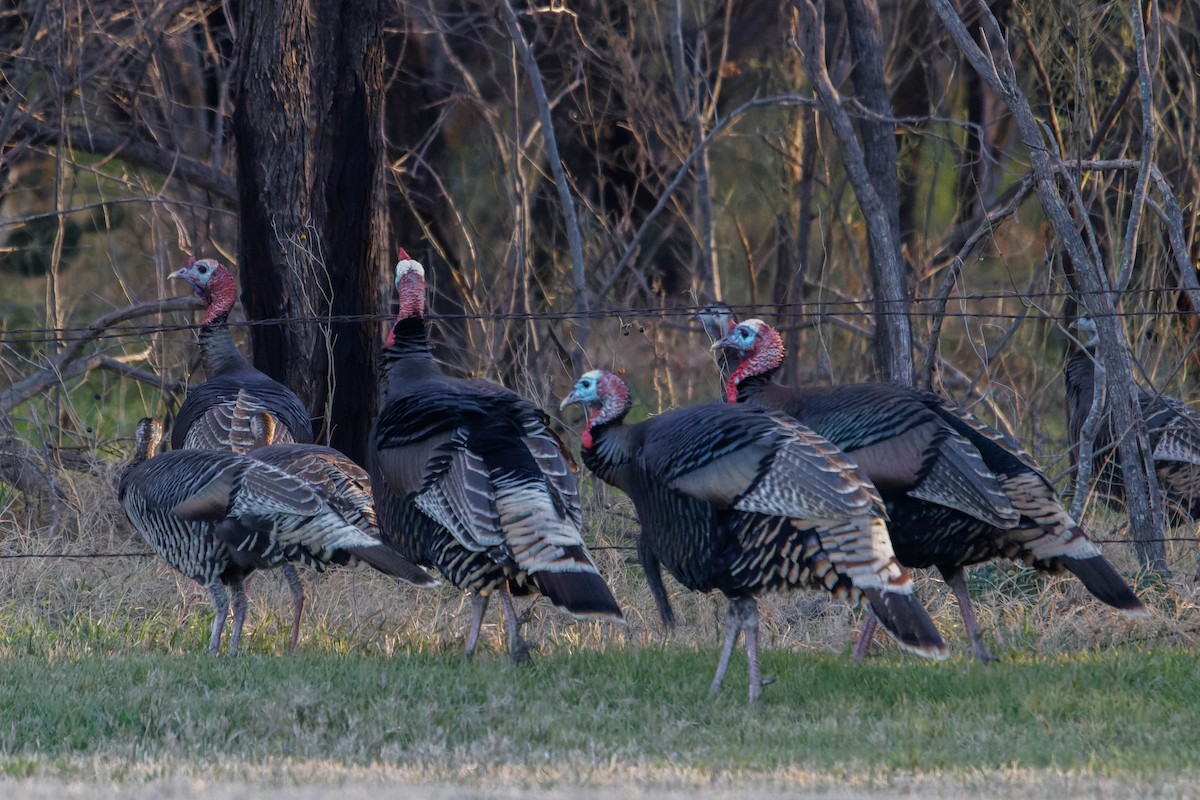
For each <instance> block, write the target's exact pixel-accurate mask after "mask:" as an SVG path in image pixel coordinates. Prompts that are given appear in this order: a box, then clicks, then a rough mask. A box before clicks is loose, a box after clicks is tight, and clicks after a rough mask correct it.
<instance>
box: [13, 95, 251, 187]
mask: <svg viewBox="0 0 1200 800" xmlns="http://www.w3.org/2000/svg"><path fill="white" fill-rule="evenodd" d="M16 130H17V132H18V133H19V134H22V135H24V136H26V137H28V138H29V139H31V140H33V141H36V142H42V141H48V142H54V143H56V144H57V143H58V142H59V141H60V140H61V141H67V142H70V146H71V147H74V148H77V149H79V150H82V151H83V152H85V153H91V154H93V155H98V156H104V157H107V158H117V157H120V158H121V159H122V160H124V161H128V162H129V163H131V164H137V165H138V166H141V167H145V168H147V169H150V170H153V171H154V172H157V173H159V174H160V175H163V176H166V177H171V176H178V177H179V179H180V180H182V181H184V182H185V183H187V184H189V185H191V186H195V187H196V188H198V189H203V190H204V191H207V192H210V193H211V194H213V195H215V196H217V197H219V198H220V199H222V200H225V201H227V202H229V203H236V202H237V181H236V180H234V178H233V177H231V176H229V175H226V174H225V173H223V172H220V171H218V170H216V169H214V168H212V167H211V166H209V165H208V164H205V163H204V162H202V161H197V160H196V159H194V158H190V157H188V156H185V155H183V154H182V153H178V152H176V151H173V150H168V149H166V148H164V147H162V146H160V145H158V144H155V143H154V142H150V141H146V140H145V139H139V138H137V137H136V136H135V135H134V134H132V133H129V134H120V133H117V132H116V131H113V130H109V129H108V128H105V127H103V126H101V125H99V124H97V123H94V122H93V123H92V124H89V125H88V127H87V128H83V127H79V126H66V127H64V128H59V127H57V126H54V125H50V124H48V123H45V122H42V121H40V120H39V119H37V118H36V117H32V116H29V117H25V118H24V119H22V120H21V121H20V123H18V124H17V125H16Z"/></svg>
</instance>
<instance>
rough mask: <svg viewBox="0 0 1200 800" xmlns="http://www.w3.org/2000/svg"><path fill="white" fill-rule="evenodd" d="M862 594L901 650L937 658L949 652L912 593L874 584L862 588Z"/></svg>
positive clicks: (942, 657)
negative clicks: (891, 590)
mask: <svg viewBox="0 0 1200 800" xmlns="http://www.w3.org/2000/svg"><path fill="white" fill-rule="evenodd" d="M863 594H865V595H866V596H867V599H868V600H870V602H871V610H872V611H874V612H875V616H876V617H878V618H879V624H880V625H882V626H883V629H884V630H886V631H887V632H888V633H889V634H890V635H891V636H892V638H893V639H895V640H896V643H897V644H898V645H900V647H901V648H902V649H904V650H908V651H909V652H912V653H916V654H917V655H919V656H924V657H925V658H935V659H937V660H939V661H940V660H942V659H944V658H946V657H947V656H948V655H949V650H947V648H946V642H945V640H944V639H942V635H941V634H940V633H939V632H938V629H937V627H936V626H934V624H933V620H931V619H930V618H929V613H928V612H926V611H925V608H924V607H923V606H922V605H921V604H920V603H919V602H918V601H917V598H916V597H915V596H914V595H912V594H908V593H900V592H885V591H880V590H879V589H876V588H873V587H871V588H865V589H863Z"/></svg>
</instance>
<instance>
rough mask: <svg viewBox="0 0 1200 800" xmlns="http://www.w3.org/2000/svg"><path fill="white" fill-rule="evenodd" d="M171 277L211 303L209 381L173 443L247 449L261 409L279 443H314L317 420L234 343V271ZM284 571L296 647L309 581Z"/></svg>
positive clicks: (184, 410)
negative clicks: (231, 318) (270, 419)
mask: <svg viewBox="0 0 1200 800" xmlns="http://www.w3.org/2000/svg"><path fill="white" fill-rule="evenodd" d="M167 277H168V278H173V279H178V280H184V281H187V282H188V283H189V284H190V285H191V287H192V290H193V291H194V292H195V293H196V295H197V296H199V297H200V298H201V299H203V300H204V302H205V303H206V304H207V306H208V308H207V312H206V313H205V315H204V319H203V320H202V321H201V328H200V350H201V352H202V353H203V355H204V364H205V368H206V370H207V372H208V380H206V381H205V382H204V383H202V384H200V385H199V386H195V387H193V388H192V389H191V390H190V391H189V392H188V395H187V398H186V399H184V401H183V405H182V406H180V408H179V413H178V414H177V415H176V417H175V424H174V426H173V427H172V429H171V448H172V449H174V450H181V449H184V448H217V449H222V450H233V451H235V452H245V451H246V450H247V449H248V448H247V447H244V446H240V445H239V444H238V442H239V441H246V440H248V439H250V438H252V434H251V432H250V431H249V430H248V429H247V428H246V426H247V425H248V424H249V421H250V420H251V419H252V418H253V416H254V414H255V413H257V412H269V413H270V414H271V415H272V417H273V418H274V419H275V420H277V421H278V424H277V425H275V426H274V429H273V431H272V435H273V436H274V440H275V441H276V442H305V443H307V442H311V441H312V440H313V433H312V422H311V420H310V418H309V415H308V409H306V408H305V407H304V404H303V403H302V402H301V401H300V398H299V397H297V396H296V394H295V392H293V391H292V390H291V389H289V388H287V387H286V386H284V385H283V384H281V383H279V382H278V381H276V380H273V379H272V378H269V377H268V376H267V375H265V374H263V373H262V372H260V371H259V370H257V369H255V367H254V365H253V364H251V363H250V362H249V361H247V360H246V358H245V356H243V355H242V354H241V353H240V352H239V351H238V349H237V347H236V346H235V345H234V343H233V336H232V335H231V334H230V331H229V325H228V320H229V312H230V311H231V310H232V309H233V305H234V303H235V302H236V300H237V282H236V281H235V280H234V278H233V274H232V273H231V272H230V271H229V270H228V269H227V268H226V267H225V265H223V264H221V263H220V262H218V261H214V260H212V259H202V260H200V261H197V260H196V259H194V258H192V259H189V260H188V263H187V266H185V267H182V268H180V269H177V270H175V271H174V272H172V273H171V274H170V275H168V276H167ZM281 574H282V575H283V579H284V581H286V582H287V585H288V589H289V590H291V593H292V614H293V620H294V622H293V624H294V626H295V630H296V635H295V636H293V638H292V647H293V648H295V645H296V641H297V639H298V637H299V625H300V615H301V613H302V611H303V609H304V585H303V584H302V583H301V582H300V575H299V574H298V573H297V572H296V568H295V567H294V566H292V565H291V564H284V565H283V567H282V569H281Z"/></svg>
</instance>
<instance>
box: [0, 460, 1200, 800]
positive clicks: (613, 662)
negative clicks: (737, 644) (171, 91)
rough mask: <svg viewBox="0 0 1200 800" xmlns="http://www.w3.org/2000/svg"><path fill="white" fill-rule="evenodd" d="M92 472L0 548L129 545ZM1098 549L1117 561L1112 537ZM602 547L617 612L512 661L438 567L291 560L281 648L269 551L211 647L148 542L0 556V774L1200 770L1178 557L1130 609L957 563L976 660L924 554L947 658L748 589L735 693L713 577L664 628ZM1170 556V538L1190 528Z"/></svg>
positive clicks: (677, 777)
mask: <svg viewBox="0 0 1200 800" xmlns="http://www.w3.org/2000/svg"><path fill="white" fill-rule="evenodd" d="M89 481H90V482H89ZM109 486H110V480H109V476H105V475H101V476H98V477H97V478H94V479H84V478H79V479H78V480H77V481H75V482H74V483H72V484H70V485H68V486H67V487H66V488H67V489H68V490H69V492H70V493H71V497H72V499H73V502H72V503H71V504H70V506H71V508H72V509H74V511H72V512H71V513H72V514H77V515H78V516H77V517H72V518H71V519H69V520H60V525H59V527H58V530H61V531H77V533H72V534H71V535H67V534H62V535H61V536H60V537H59V538H57V539H48V538H47V534H45V533H44V532H42V533H38V532H36V531H34V532H31V529H30V528H29V527H28V526H26V524H25V519H24V518H23V517H21V515H20V514H16V513H15V512H12V513H10V514H9V515H7V516H6V515H3V514H0V525H3V526H5V528H6V530H5V531H4V536H3V538H2V540H0V556H4V555H16V554H19V553H29V552H46V551H62V552H75V553H89V552H124V551H130V550H137V549H140V548H141V545H140V543H138V542H137V541H136V540H133V539H132V538H131V536H130V532H129V531H128V529H127V528H126V526H125V525H124V524H123V523H122V522H121V520H120V516H119V514H118V513H117V512H116V510H115V509H114V507H113V500H112V498H111V489H110V488H109ZM589 502H599V503H606V504H607V505H605V510H606V512H607V513H605V514H599V513H597V514H594V515H593V517H594V518H595V519H596V520H597V521H598V524H599V526H600V527H599V529H598V531H596V536H597V537H598V542H599V543H600V544H602V545H605V546H608V545H622V544H625V543H627V539H626V537H627V535H628V527H629V522H628V521H627V520H626V519H625V515H626V514H625V512H627V509H626V508H625V507H624V506H623V505H621V503H620V502H616V503H614V502H612V501H611V498H606V497H604V496H601V497H595V498H590V500H589ZM1106 550H1107V551H1108V552H1109V554H1110V557H1112V558H1113V559H1114V560H1116V562H1117V563H1118V566H1119V567H1121V568H1123V569H1126V570H1129V569H1130V567H1131V563H1130V562H1129V561H1128V560H1127V559H1128V556H1127V554H1125V552H1124V551H1123V550H1122V549H1121V548H1119V547H1115V546H1106ZM596 556H597V559H598V561H599V562H600V566H601V568H602V570H603V571H604V573H605V574H606V576H608V577H609V580H610V583H611V584H612V586H613V589H614V592H615V593H616V595H617V596H618V598H620V600H621V602H622V605H623V607H624V608H625V610H626V615H627V618H628V621H629V624H628V626H627V628H626V629H623V630H622V629H618V628H615V627H613V626H607V625H601V624H597V623H587V624H578V623H575V622H572V621H570V620H569V619H567V618H566V617H565V616H564V615H562V614H560V613H557V612H555V611H553V610H552V609H550V608H549V606H548V604H546V603H544V602H539V603H537V604H536V605H535V606H534V610H533V614H532V616H531V619H530V621H529V623H528V624H527V626H526V630H525V634H526V635H527V636H528V637H529V638H531V639H533V640H534V641H536V642H538V643H539V644H540V646H541V649H540V651H539V652H538V653H536V654H535V656H534V659H533V661H532V663H530V664H527V665H523V666H515V665H512V664H510V663H509V662H508V661H507V659H506V658H504V656H503V655H502V648H503V644H502V640H503V636H502V633H501V631H500V630H499V627H500V626H499V624H498V620H497V618H496V612H495V611H494V610H493V611H492V612H491V614H490V615H489V617H488V618H487V624H486V626H485V631H484V639H483V642H482V645H481V653H480V655H479V656H478V657H477V659H476V661H474V662H473V663H469V664H468V663H464V661H463V659H462V656H461V653H462V638H463V634H464V628H465V625H466V621H467V618H468V617H469V608H468V607H467V605H466V604H465V603H464V602H463V599H462V597H461V596H460V595H459V594H458V593H457V592H455V591H454V590H453V589H451V588H449V587H442V588H441V589H438V590H433V591H417V590H414V589H411V588H406V587H397V586H396V585H395V584H394V583H393V582H391V581H389V580H386V579H384V578H383V577H382V576H379V575H377V574H376V573H374V572H372V571H370V570H368V569H356V570H334V571H330V572H329V573H326V574H325V575H321V576H317V575H315V574H312V573H307V574H306V575H305V582H306V586H307V588H308V595H309V606H308V608H307V609H306V612H305V622H304V628H303V633H302V638H301V645H300V652H299V653H298V654H297V655H296V656H295V657H289V656H287V655H286V654H285V653H284V651H285V643H286V640H287V634H288V631H289V629H290V621H291V620H290V608H289V595H288V593H287V591H286V589H285V588H284V586H283V583H282V581H280V580H279V579H278V577H277V576H274V575H270V574H268V575H259V576H255V577H254V579H253V581H252V583H251V586H250V590H251V596H252V604H251V613H250V617H249V620H248V622H247V629H246V634H247V636H246V639H245V640H244V641H243V647H244V653H245V655H244V656H241V657H239V658H237V659H228V658H216V659H214V658H210V657H208V656H207V655H206V654H205V653H204V648H205V644H206V642H207V638H208V630H209V625H210V623H211V612H210V610H209V608H208V605H207V602H206V601H205V600H204V599H203V598H195V599H190V597H189V592H190V587H189V582H188V581H185V580H182V579H179V578H178V577H177V576H175V575H174V573H172V572H171V571H170V570H168V569H167V568H165V567H164V566H163V565H161V564H160V563H159V562H158V561H157V560H155V559H135V558H114V559H97V560H90V559H76V560H58V559H4V558H0V666H2V669H0V795H6V794H13V795H14V796H15V795H16V794H23V795H28V794H29V793H30V792H34V793H35V796H45V797H55V796H60V795H63V794H66V793H67V791H66V789H67V788H69V786H68V784H70V785H84V786H87V787H92V788H94V787H98V786H112V787H125V788H130V789H131V790H132V789H137V788H138V787H142V788H143V789H145V791H146V793H147V794H146V796H155V795H157V794H163V793H166V794H171V793H174V794H176V795H179V796H184V795H191V794H192V793H193V789H194V786H192V784H191V783H188V782H189V781H200V782H202V783H204V785H205V786H209V787H210V789H209V790H207V791H209V792H210V794H209V795H208V796H214V797H215V796H255V795H256V793H257V792H258V791H260V790H262V789H263V787H264V786H266V787H268V788H269V787H278V786H283V787H287V786H293V787H294V786H309V787H311V786H319V785H336V786H338V787H343V786H351V787H357V788H362V787H363V786H374V785H377V784H379V783H380V782H383V783H386V784H388V785H394V784H402V785H406V786H426V787H427V786H435V787H437V786H440V787H445V786H452V787H456V788H457V789H459V790H465V789H472V787H473V789H472V790H473V791H479V792H483V794H480V795H479V796H481V797H482V796H493V795H491V794H488V793H487V792H488V791H490V787H494V786H497V785H504V786H510V785H515V786H523V787H526V788H527V789H529V790H530V791H534V792H535V793H536V792H551V794H547V795H545V796H547V797H549V796H557V795H553V792H555V791H559V789H560V788H561V787H571V786H575V787H587V788H588V790H589V791H592V790H596V789H598V788H600V787H607V789H608V790H609V791H610V792H611V793H612V794H611V795H610V796H613V797H617V796H620V797H621V798H622V800H624V798H625V797H627V796H628V793H629V792H630V791H633V790H634V789H637V790H638V791H642V790H645V791H648V792H651V793H654V792H656V791H658V790H661V791H663V792H667V791H671V792H682V794H681V795H679V796H681V797H682V796H683V795H687V796H689V797H690V796H692V795H693V794H694V793H695V792H697V791H701V790H702V791H703V793H706V794H708V793H712V792H714V791H717V790H718V789H719V790H720V793H725V794H728V793H729V792H734V794H731V795H729V796H738V795H737V794H736V791H743V790H745V787H753V786H759V787H765V788H764V789H763V791H770V792H771V793H772V794H778V793H780V792H782V791H785V790H786V791H795V790H798V789H799V788H805V790H806V791H809V790H811V791H813V792H818V793H822V794H829V795H830V796H842V795H840V794H839V792H847V791H849V792H851V793H852V794H857V793H858V792H859V791H870V792H879V793H883V794H895V793H896V792H902V793H903V792H907V791H913V792H917V791H920V792H921V793H923V794H931V795H938V794H945V795H949V796H954V795H956V794H961V793H963V792H967V793H970V794H976V795H977V794H981V793H983V794H992V793H995V792H994V791H992V790H994V789H995V788H996V787H997V786H1001V787H1006V788H1005V789H1004V791H1006V792H1008V793H1009V794H1012V795H1022V794H1023V795H1026V796H1027V795H1028V794H1029V793H1030V792H1032V793H1034V794H1039V793H1042V792H1045V791H1047V787H1048V786H1053V787H1054V789H1053V791H1054V792H1055V793H1058V794H1062V795H1063V796H1064V797H1065V796H1080V795H1090V794H1095V793H1097V792H1100V793H1104V794H1106V795H1112V794H1114V792H1115V793H1116V794H1118V795H1120V794H1138V793H1139V792H1140V793H1142V794H1145V793H1146V792H1148V791H1149V792H1150V793H1155V790H1159V789H1162V788H1163V787H1164V786H1169V787H1180V786H1188V785H1194V781H1195V779H1196V778H1197V777H1200V771H1198V770H1197V767H1196V762H1195V757H1194V753H1196V752H1200V703H1198V702H1197V700H1198V699H1200V697H1198V695H1200V690H1197V689H1196V687H1197V686H1200V666H1197V662H1196V659H1195V656H1194V653H1192V652H1190V651H1189V650H1188V649H1187V646H1188V645H1189V644H1190V642H1191V637H1192V636H1193V634H1194V633H1195V631H1196V630H1197V627H1198V625H1197V622H1198V620H1200V603H1198V599H1200V594H1198V592H1197V589H1196V587H1195V586H1194V585H1193V584H1191V583H1190V582H1189V581H1188V580H1186V579H1184V577H1182V576H1185V575H1190V569H1182V568H1181V569H1179V570H1177V573H1178V574H1179V575H1180V576H1181V577H1179V578H1175V579H1172V580H1169V581H1146V582H1142V583H1140V584H1139V586H1138V589H1139V591H1140V592H1141V593H1142V595H1143V597H1144V599H1145V600H1146V601H1147V603H1148V605H1149V606H1150V607H1151V610H1152V618H1151V619H1149V620H1138V621H1128V620H1124V619H1123V618H1121V617H1119V616H1118V615H1116V614H1114V613H1112V612H1111V611H1110V610H1108V609H1107V608H1105V607H1103V606H1100V605H1099V604H1097V603H1095V602H1094V601H1092V600H1090V599H1089V597H1088V596H1087V594H1086V592H1084V591H1083V590H1082V588H1081V587H1080V586H1079V584H1078V582H1076V581H1073V580H1071V579H1069V578H1055V579H1044V578H1039V577H1036V576H1034V575H1032V573H1030V572H1029V571H1027V570H1021V569H1014V568H1010V567H1008V566H1004V565H999V566H987V567H982V568H979V569H976V570H973V571H972V572H971V573H970V588H971V592H972V594H973V596H974V597H975V598H976V607H977V612H978V614H979V617H980V623H981V626H982V628H983V630H984V631H985V634H986V637H987V639H988V643H989V646H991V647H992V649H993V651H994V652H995V653H996V654H997V655H1000V656H1001V658H1002V662H1001V663H999V664H994V665H990V666H987V667H982V666H980V665H977V664H974V663H973V662H971V661H969V660H968V659H967V657H966V655H967V653H969V646H968V643H967V641H966V637H965V635H964V634H963V632H962V629H961V623H960V621H959V619H958V612H957V606H956V605H955V603H954V601H953V599H952V598H951V597H950V593H949V591H948V590H947V589H946V588H945V586H944V585H943V584H941V583H940V582H938V581H935V580H931V579H929V578H927V577H922V578H920V579H919V592H920V593H921V596H922V599H923V600H924V601H925V603H926V606H927V607H928V608H929V610H930V613H931V614H932V615H933V616H934V618H935V621H936V622H937V623H938V625H939V627H940V628H941V629H942V630H943V631H944V632H945V634H946V636H947V639H948V641H949V642H950V645H951V649H952V652H953V653H955V656H954V658H952V659H951V660H950V661H949V662H946V663H942V664H930V663H926V662H922V661H919V660H917V659H915V658H912V657H908V656H904V655H902V654H900V653H898V651H897V650H896V649H895V648H894V647H890V646H886V645H882V644H880V645H876V646H875V648H874V650H873V653H874V655H873V656H872V658H871V659H869V660H868V662H867V663H865V664H861V665H855V664H852V663H851V662H850V660H849V658H848V652H849V648H850V644H851V641H852V639H853V636H854V634H855V632H856V630H857V628H858V625H859V624H860V622H861V613H860V612H857V611H854V610H851V609H849V608H847V607H846V606H844V605H842V604H839V603H835V602H831V601H829V600H828V599H826V598H823V597H819V596H817V595H813V594H808V593H800V594H795V595H785V596H776V597H768V598H764V599H763V601H762V603H761V609H762V617H763V645H764V653H763V659H764V673H765V674H766V675H768V676H771V677H774V678H775V679H776V682H775V683H774V684H773V685H771V686H768V687H767V688H766V689H765V691H764V695H763V701H762V702H761V703H760V704H759V706H758V707H756V708H749V707H748V706H747V703H746V683H745V682H746V672H745V661H744V656H740V655H739V656H737V657H735V660H734V664H733V667H732V669H731V671H730V675H729V677H728V679H727V682H726V686H725V689H724V691H723V693H722V694H721V695H720V696H718V697H717V698H715V699H714V698H710V697H709V695H708V683H709V680H710V679H711V676H712V671H713V669H714V668H715V665H716V646H717V642H718V638H719V632H720V624H721V617H722V614H723V610H724V604H723V602H722V601H721V600H720V598H718V597H713V596H702V595H696V594H692V593H687V592H683V591H676V592H675V593H674V595H673V600H674V602H675V604H676V609H677V611H678V613H679V616H680V619H681V622H682V627H681V629H680V630H679V631H678V632H677V634H676V635H675V637H674V638H672V639H671V640H670V641H669V642H667V643H665V644H664V643H663V641H662V639H661V636H660V634H659V631H658V626H657V620H656V618H655V613H654V609H653V603H652V601H651V599H650V596H649V592H648V591H647V589H646V587H645V582H644V580H643V578H642V575H641V571H640V570H639V569H638V568H637V567H635V566H633V565H632V564H630V563H629V557H630V556H629V553H627V552H626V551H623V550H616V549H610V550H597V551H596ZM1179 558H1180V563H1181V565H1182V564H1184V563H1186V564H1189V565H1190V564H1191V563H1192V561H1191V559H1192V553H1191V552H1190V551H1188V552H1181V553H1180V554H1179ZM1123 559H1124V560H1123ZM5 781H7V782H8V784H6V783H5ZM47 781H49V783H46V782H47ZM163 781H166V782H167V784H163V783H162V782H163ZM172 781H184V783H185V785H184V787H183V788H179V787H178V786H176V784H175V783H171V782H172ZM213 781H216V783H213ZM221 781H233V782H235V784H236V785H233V788H229V790H228V791H224V790H221V789H220V787H221V786H224V784H221V783H220V782H221ZM239 781H240V782H242V783H237V782H239ZM1188 781H1192V782H1193V783H1191V784H1189V783H1187V782H1188ZM244 784H246V785H248V786H249V788H246V785H244ZM9 786H11V787H13V788H11V789H9V788H8V787H9ZM39 787H40V790H41V794H37V793H36V792H35V790H36V789H39ZM172 787H174V788H172ZM213 787H216V788H213ZM485 787H487V789H486V790H485ZM646 787H650V788H646ZM1113 787H1116V789H1114V788H1113ZM227 788H228V787H227ZM114 791H116V790H114ZM121 791H124V789H121ZM364 791H365V790H364ZM1179 791H1180V792H1182V793H1183V794H1186V791H1185V790H1183V789H1180V790H1179ZM434 794H435V793H432V794H428V796H434ZM313 796H318V795H313ZM364 796H365V795H364ZM413 796H423V795H422V794H421V793H419V792H418V793H417V794H415V795H413ZM452 796H457V795H452ZM469 796H474V795H469ZM747 796H748V795H747Z"/></svg>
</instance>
